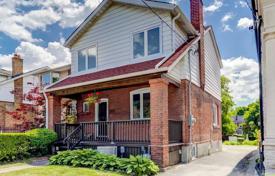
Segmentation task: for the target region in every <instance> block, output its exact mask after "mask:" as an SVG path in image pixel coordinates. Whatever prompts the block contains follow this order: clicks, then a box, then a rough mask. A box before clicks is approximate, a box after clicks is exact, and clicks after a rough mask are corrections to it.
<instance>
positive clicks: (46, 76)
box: [41, 72, 60, 86]
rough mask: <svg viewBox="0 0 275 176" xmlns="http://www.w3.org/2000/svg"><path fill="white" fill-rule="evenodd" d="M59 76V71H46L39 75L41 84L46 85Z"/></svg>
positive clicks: (56, 79) (53, 81)
mask: <svg viewBox="0 0 275 176" xmlns="http://www.w3.org/2000/svg"><path fill="white" fill-rule="evenodd" d="M59 78H60V74H59V73H52V72H46V73H43V74H42V75H41V83H42V86H47V85H50V84H52V83H55V82H56V81H58V80H59Z"/></svg>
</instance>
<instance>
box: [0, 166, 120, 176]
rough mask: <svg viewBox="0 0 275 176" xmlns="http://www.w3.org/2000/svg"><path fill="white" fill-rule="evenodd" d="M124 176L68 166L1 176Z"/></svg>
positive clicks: (21, 171)
mask: <svg viewBox="0 0 275 176" xmlns="http://www.w3.org/2000/svg"><path fill="white" fill-rule="evenodd" d="M2 175H3V176H77V175H79V176H122V175H120V174H117V173H111V172H101V171H96V170H93V169H86V168H74V167H68V166H43V167H34V168H29V169H24V170H19V171H13V172H9V173H5V174H0V176H2Z"/></svg>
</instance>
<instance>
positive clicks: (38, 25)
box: [0, 0, 258, 105]
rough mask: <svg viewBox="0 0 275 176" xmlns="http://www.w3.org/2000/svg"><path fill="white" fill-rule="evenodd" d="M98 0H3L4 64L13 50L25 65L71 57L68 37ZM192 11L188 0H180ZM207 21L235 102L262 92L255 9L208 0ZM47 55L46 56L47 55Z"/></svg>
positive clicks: (232, 0) (241, 0)
mask: <svg viewBox="0 0 275 176" xmlns="http://www.w3.org/2000/svg"><path fill="white" fill-rule="evenodd" d="M99 1H100V0H87V1H78V2H76V1H73V0H21V1H16V0H0V16H1V17H3V18H1V19H0V26H1V28H0V65H1V66H2V67H3V68H7V69H9V68H10V65H11V63H10V57H11V55H12V53H14V52H17V53H20V54H21V55H22V56H23V57H24V58H25V69H26V70H30V69H31V68H34V67H39V66H44V65H52V66H57V65H62V64H66V63H69V61H70V53H69V51H68V50H67V49H66V48H64V47H63V46H62V43H63V42H64V40H65V38H66V37H68V36H69V35H70V33H71V32H72V31H73V30H74V29H75V27H76V26H77V25H78V24H79V23H80V22H81V21H82V20H83V19H85V17H86V16H87V15H88V14H89V13H90V12H91V11H92V10H93V9H94V8H95V7H96V5H97V4H98V3H99ZM177 3H178V4H179V5H180V6H181V8H182V9H183V11H184V12H185V14H186V15H187V16H189V0H178V1H177ZM204 18H205V24H206V25H212V26H213V28H214V31H215V35H216V39H217V42H218V45H219V49H220V52H221V55H222V59H223V60H224V69H223V71H222V72H223V73H224V74H226V75H227V76H228V77H229V78H230V79H231V81H232V82H231V85H230V87H231V91H232V94H233V96H234V98H235V101H236V103H237V105H246V104H248V103H249V102H251V101H254V100H255V99H256V98H257V96H258V91H257V86H258V84H257V63H256V49H255V41H254V33H253V31H252V30H251V31H250V30H249V29H248V27H249V26H250V25H252V20H251V11H250V9H249V8H248V6H247V4H246V1H245V0H204ZM45 58H47V59H46V60H45Z"/></svg>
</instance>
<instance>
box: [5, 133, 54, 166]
mask: <svg viewBox="0 0 275 176" xmlns="http://www.w3.org/2000/svg"><path fill="white" fill-rule="evenodd" d="M56 139H57V135H56V133H55V132H53V131H51V130H48V129H35V130H30V131H27V132H25V133H2V134H0V162H9V161H14V160H17V159H23V158H25V157H28V156H37V155H44V154H48V151H49V150H48V148H49V146H50V145H51V144H52V143H53V142H54V141H55V140H56Z"/></svg>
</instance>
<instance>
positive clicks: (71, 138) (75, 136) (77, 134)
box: [63, 125, 82, 150]
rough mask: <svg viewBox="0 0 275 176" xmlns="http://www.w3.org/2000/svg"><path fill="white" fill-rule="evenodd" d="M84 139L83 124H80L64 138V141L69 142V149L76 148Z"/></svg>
mask: <svg viewBox="0 0 275 176" xmlns="http://www.w3.org/2000/svg"><path fill="white" fill-rule="evenodd" d="M81 140H82V125H79V126H78V127H77V128H76V129H75V130H73V131H72V132H71V133H70V134H69V135H68V136H67V137H66V138H65V139H64V140H63V143H64V144H67V149H68V150H71V149H74V148H75V147H76V146H77V145H78V144H79V143H80V142H81Z"/></svg>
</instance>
